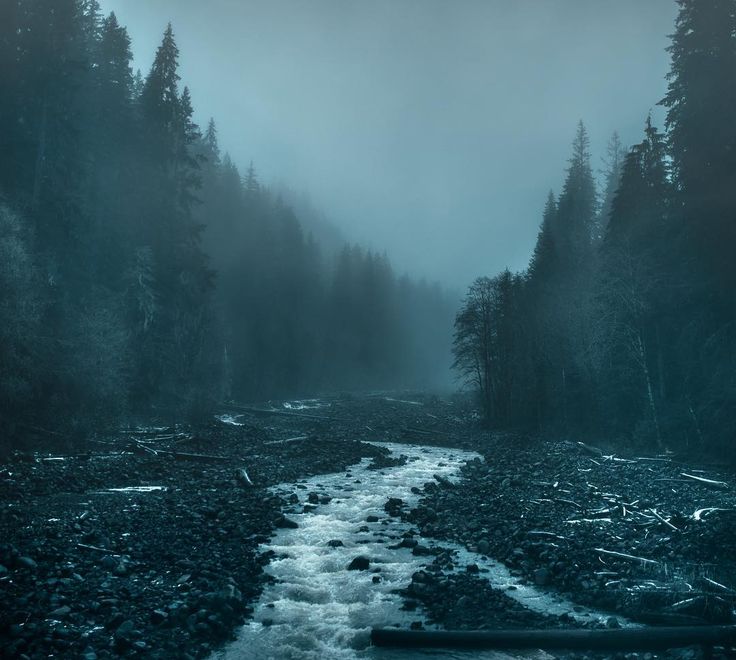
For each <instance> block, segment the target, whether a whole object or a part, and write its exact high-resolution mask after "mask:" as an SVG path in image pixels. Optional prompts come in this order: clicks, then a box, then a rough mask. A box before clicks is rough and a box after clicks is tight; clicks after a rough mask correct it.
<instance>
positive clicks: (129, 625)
mask: <svg viewBox="0 0 736 660" xmlns="http://www.w3.org/2000/svg"><path fill="white" fill-rule="evenodd" d="M133 630H135V624H134V623H133V621H132V620H130V619H126V620H125V621H123V622H122V623H121V624H120V625H119V626H118V627H117V629H116V630H115V637H116V639H117V638H119V639H123V638H127V637H130V636H131V634H132V633H133Z"/></svg>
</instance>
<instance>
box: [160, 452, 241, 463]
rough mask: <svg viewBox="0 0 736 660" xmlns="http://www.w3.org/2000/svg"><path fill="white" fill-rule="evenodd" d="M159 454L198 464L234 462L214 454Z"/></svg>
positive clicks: (226, 457)
mask: <svg viewBox="0 0 736 660" xmlns="http://www.w3.org/2000/svg"><path fill="white" fill-rule="evenodd" d="M156 453H157V454H159V455H163V456H171V457H173V458H174V459H176V460H177V461H195V462H198V463H227V462H230V461H232V458H230V457H228V456H214V455H212V454H190V453H188V452H184V451H165V450H162V449H159V450H157V451H156Z"/></svg>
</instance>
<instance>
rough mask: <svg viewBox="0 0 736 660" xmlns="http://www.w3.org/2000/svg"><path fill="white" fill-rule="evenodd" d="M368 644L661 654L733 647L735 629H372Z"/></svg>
mask: <svg viewBox="0 0 736 660" xmlns="http://www.w3.org/2000/svg"><path fill="white" fill-rule="evenodd" d="M371 643H372V644H373V645H374V646H394V647H401V648H446V649H447V648H449V649H570V650H578V651H605V652H611V651H633V650H642V651H643V650H662V649H670V648H678V647H682V646H691V645H694V644H700V645H706V646H715V645H718V646H731V645H733V644H736V626H686V627H662V628H623V629H618V630H489V631H477V632H476V631H462V632H457V631H449V630H448V631H445V630H431V631H430V630H399V629H391V628H374V629H373V630H372V631H371Z"/></svg>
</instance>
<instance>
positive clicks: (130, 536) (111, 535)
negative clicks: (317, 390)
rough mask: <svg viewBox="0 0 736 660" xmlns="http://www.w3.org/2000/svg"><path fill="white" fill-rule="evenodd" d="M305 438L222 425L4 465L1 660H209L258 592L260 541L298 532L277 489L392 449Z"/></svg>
mask: <svg viewBox="0 0 736 660" xmlns="http://www.w3.org/2000/svg"><path fill="white" fill-rule="evenodd" d="M287 421H288V422H291V421H292V420H287ZM303 426H304V425H303V424H302V427H303ZM307 430H308V431H309V432H310V435H309V436H308V437H306V438H304V439H301V440H299V441H295V442H283V440H284V439H288V438H285V437H284V436H288V435H289V434H290V433H291V429H290V428H289V425H288V424H287V425H285V426H284V425H282V426H273V427H270V428H269V427H266V426H263V425H250V424H246V425H243V426H235V425H232V424H225V423H217V424H216V425H213V426H212V427H211V428H208V429H206V430H204V431H199V432H197V434H195V435H194V437H191V436H190V434H189V433H188V432H187V433H186V434H184V435H183V436H182V437H178V436H177V437H175V438H171V437H170V438H166V436H167V435H171V434H170V433H169V432H168V431H163V430H162V431H161V432H155V431H153V432H149V433H145V432H140V433H139V434H136V435H132V436H131V435H127V434H126V435H123V436H121V437H115V438H112V439H106V440H105V441H104V442H105V443H106V444H104V445H101V444H96V445H91V446H90V447H91V448H92V451H91V452H90V453H85V454H82V455H74V456H67V457H65V458H62V457H60V456H58V455H49V454H48V453H45V454H37V455H30V454H23V455H15V456H11V457H10V458H9V459H8V461H7V462H5V463H4V464H3V465H0V501H1V502H2V504H1V505H0V656H2V657H10V658H13V657H20V658H22V657H30V658H41V657H50V656H54V657H70V658H72V657H73V658H84V659H85V660H92V659H93V658H106V657H118V656H121V657H147V658H149V657H150V658H157V657H158V658H195V657H205V656H206V655H208V654H209V653H210V652H211V650H212V649H213V648H214V647H216V646H217V645H218V644H219V643H221V642H222V641H223V640H225V639H228V638H230V637H231V636H232V634H233V631H234V630H235V629H236V627H237V626H238V625H240V624H241V623H242V622H243V621H244V620H245V618H246V617H247V616H248V615H249V613H250V609H249V604H250V603H251V601H252V600H253V599H254V598H255V597H257V595H258V594H259V593H260V590H261V588H262V585H263V581H264V573H263V571H262V565H263V564H264V563H266V562H267V561H268V557H263V556H261V555H259V554H258V545H259V544H260V543H261V542H263V541H265V540H267V539H268V537H269V535H270V534H271V532H272V530H273V529H274V528H275V527H278V526H284V525H288V524H289V520H288V519H287V518H285V517H284V516H283V515H282V513H281V510H282V508H283V506H284V504H285V503H284V502H282V501H281V500H280V499H279V498H278V497H274V496H272V495H271V494H269V492H268V491H267V487H268V486H271V485H273V484H276V483H280V482H288V481H294V480H296V479H297V478H301V477H304V476H307V475H312V474H317V473H325V472H334V471H336V470H342V469H345V468H346V467H347V466H349V465H351V464H353V463H355V462H356V461H359V460H360V459H361V458H362V457H364V456H380V455H381V454H382V453H385V452H382V451H381V450H379V449H377V448H376V447H374V446H372V445H368V444H365V443H361V442H358V441H353V440H350V439H346V440H341V441H339V442H336V441H334V440H331V439H330V438H324V437H320V436H319V435H317V434H315V433H314V430H315V429H314V425H313V424H311V423H310V424H308V425H307ZM159 437H162V438H163V439H158V438H159ZM154 448H155V449H154ZM161 450H163V451H172V452H173V451H176V452H177V453H178V456H175V455H172V454H166V453H163V452H162V453H153V452H156V451H161ZM185 454H188V455H191V454H194V455H197V454H198V455H200V458H196V457H192V456H185ZM202 456H205V457H206V456H209V457H210V458H209V459H207V458H202ZM213 457H218V458H222V459H223V460H215V459H214V458H213ZM177 459H178V460H177ZM239 468H245V469H246V470H247V474H248V477H249V478H250V479H251V480H252V483H253V485H252V486H250V485H247V484H245V483H244V482H243V480H242V478H238V477H239V476H240V475H238V474H236V470H237V469H239Z"/></svg>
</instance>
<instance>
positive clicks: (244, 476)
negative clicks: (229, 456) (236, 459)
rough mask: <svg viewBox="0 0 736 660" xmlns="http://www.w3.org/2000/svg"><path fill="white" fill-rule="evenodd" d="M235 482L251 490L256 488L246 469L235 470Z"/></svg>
mask: <svg viewBox="0 0 736 660" xmlns="http://www.w3.org/2000/svg"><path fill="white" fill-rule="evenodd" d="M235 480H236V481H237V482H238V483H239V484H242V485H243V486H247V487H249V488H252V487H253V486H254V484H253V482H252V481H251V480H250V477H249V476H248V473H247V472H246V470H245V468H238V469H237V470H235Z"/></svg>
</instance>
